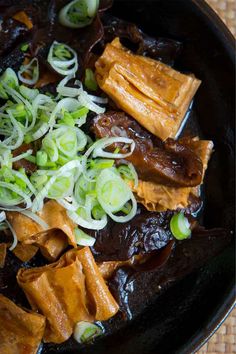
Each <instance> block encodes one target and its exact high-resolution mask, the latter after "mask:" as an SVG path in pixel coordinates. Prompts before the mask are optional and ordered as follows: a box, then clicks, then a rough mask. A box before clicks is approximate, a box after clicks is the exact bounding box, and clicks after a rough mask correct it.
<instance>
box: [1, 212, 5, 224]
mask: <svg viewBox="0 0 236 354" xmlns="http://www.w3.org/2000/svg"><path fill="white" fill-rule="evenodd" d="M4 220H6V213H5V211H1V213H0V223H1V222H3V221H4Z"/></svg>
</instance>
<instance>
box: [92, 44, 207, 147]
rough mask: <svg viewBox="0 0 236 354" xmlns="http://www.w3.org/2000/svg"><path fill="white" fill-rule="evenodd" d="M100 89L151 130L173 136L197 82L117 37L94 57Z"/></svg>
mask: <svg viewBox="0 0 236 354" xmlns="http://www.w3.org/2000/svg"><path fill="white" fill-rule="evenodd" d="M95 67H96V79H97V82H98V84H99V86H100V88H101V89H102V90H103V91H104V92H106V93H107V95H108V96H109V97H110V98H111V99H112V100H113V101H114V102H115V103H116V104H117V106H118V107H119V108H121V109H122V110H124V111H125V112H126V113H128V114H130V115H131V116H132V117H133V118H135V119H136V120H137V121H138V122H139V123H140V124H141V125H142V126H143V127H145V128H146V129H147V130H149V131H150V132H151V133H153V134H154V135H156V136H157V137H159V138H161V139H162V140H166V139H167V138H174V137H175V136H176V134H177V132H178V130H179V128H180V126H181V123H182V121H183V119H184V116H185V114H186V112H187V109H188V107H189V105H190V102H191V101H192V98H193V96H194V95H195V93H196V91H197V89H198V87H199V86H200V83H201V81H200V80H197V79H196V78H195V77H194V76H193V75H185V74H181V73H180V72H178V71H176V70H174V69H172V68H171V67H169V66H167V65H165V64H163V63H161V62H159V61H156V60H153V59H150V58H147V57H143V56H139V55H135V54H133V53H131V52H130V51H128V50H127V49H126V48H124V47H123V46H122V45H121V43H120V40H119V38H115V39H114V40H113V41H112V42H111V43H109V44H107V45H106V48H105V50H104V52H103V54H102V56H101V57H100V58H99V59H98V60H97V62H96V64H95Z"/></svg>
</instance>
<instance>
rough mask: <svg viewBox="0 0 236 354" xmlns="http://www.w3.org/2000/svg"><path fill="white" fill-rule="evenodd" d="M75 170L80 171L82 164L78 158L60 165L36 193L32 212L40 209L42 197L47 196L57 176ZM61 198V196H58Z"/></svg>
mask: <svg viewBox="0 0 236 354" xmlns="http://www.w3.org/2000/svg"><path fill="white" fill-rule="evenodd" d="M74 169H75V170H77V171H76V173H77V174H79V173H81V172H82V165H81V161H80V160H72V161H70V162H68V163H66V164H65V165H64V166H62V167H61V168H60V169H59V170H57V171H56V172H55V174H53V176H52V177H51V178H50V179H49V181H48V182H47V183H46V185H45V186H44V187H43V188H42V189H41V191H40V192H39V193H38V194H37V195H36V197H35V199H34V201H33V204H32V212H33V213H35V212H37V211H40V210H42V208H43V201H44V198H46V197H47V196H48V193H49V190H50V188H51V187H52V185H53V184H54V182H55V181H56V180H57V179H58V178H59V177H62V176H64V175H65V173H67V172H69V171H71V170H74ZM59 199H61V198H59Z"/></svg>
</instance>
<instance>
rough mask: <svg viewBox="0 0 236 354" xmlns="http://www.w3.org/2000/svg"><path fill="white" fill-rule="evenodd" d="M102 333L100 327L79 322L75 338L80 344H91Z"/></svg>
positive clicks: (75, 330) (75, 329)
mask: <svg viewBox="0 0 236 354" xmlns="http://www.w3.org/2000/svg"><path fill="white" fill-rule="evenodd" d="M102 333H103V330H102V328H101V327H100V326H98V325H96V324H94V323H90V322H86V321H81V322H77V323H76V325H75V328H74V338H75V340H76V341H77V342H78V343H86V342H89V341H91V340H93V339H94V338H96V337H98V336H100V335H101V334H102Z"/></svg>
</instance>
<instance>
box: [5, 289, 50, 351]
mask: <svg viewBox="0 0 236 354" xmlns="http://www.w3.org/2000/svg"><path fill="white" fill-rule="evenodd" d="M44 329H45V317H44V316H42V315H39V314H36V313H32V312H29V311H28V312H27V311H26V310H23V309H22V308H20V307H19V306H17V305H15V304H14V303H13V302H12V301H10V300H9V299H8V298H6V297H5V296H3V295H1V294H0V353H1V354H36V353H37V351H38V347H39V344H40V342H41V340H42V337H43V333H44Z"/></svg>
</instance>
